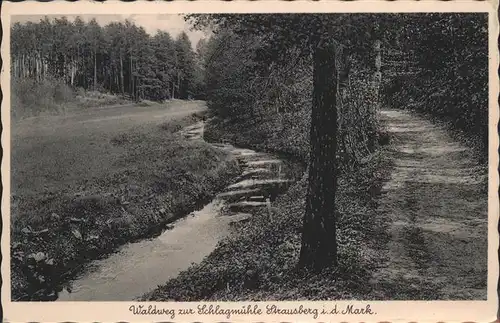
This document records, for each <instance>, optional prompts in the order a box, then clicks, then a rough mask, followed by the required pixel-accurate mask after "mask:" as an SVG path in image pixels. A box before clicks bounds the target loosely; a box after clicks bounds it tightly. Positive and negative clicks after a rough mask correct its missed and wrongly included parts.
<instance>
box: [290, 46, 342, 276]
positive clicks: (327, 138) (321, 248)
mask: <svg viewBox="0 0 500 323" xmlns="http://www.w3.org/2000/svg"><path fill="white" fill-rule="evenodd" d="M332 47H333V46H327V47H321V48H318V49H316V50H315V53H314V71H313V102H312V114H311V137H310V140H311V152H310V162H309V184H308V189H307V197H306V210H305V215H304V224H303V231H302V248H301V251H300V260H299V265H300V266H301V267H305V268H309V269H311V270H313V271H320V270H321V269H323V268H325V267H329V266H336V265H337V241H336V232H335V191H336V189H337V165H336V151H337V142H336V133H337V106H336V105H337V104H336V92H337V73H336V68H335V51H334V50H333V48H332Z"/></svg>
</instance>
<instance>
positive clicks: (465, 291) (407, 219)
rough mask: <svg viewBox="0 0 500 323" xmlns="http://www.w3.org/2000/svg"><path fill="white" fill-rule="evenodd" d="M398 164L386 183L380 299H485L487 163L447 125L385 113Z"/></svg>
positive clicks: (377, 278)
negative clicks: (385, 237)
mask: <svg viewBox="0 0 500 323" xmlns="http://www.w3.org/2000/svg"><path fill="white" fill-rule="evenodd" d="M380 117H381V120H382V122H384V123H385V125H386V127H387V130H388V132H389V133H390V136H391V148H390V149H389V154H390V158H391V159H392V160H393V166H394V167H393V170H392V172H391V176H390V179H389V180H388V181H387V182H386V183H385V184H384V186H383V188H382V196H381V198H380V204H379V205H380V207H379V210H380V214H385V216H387V218H388V227H387V233H388V242H387V244H386V246H385V249H384V250H383V253H384V255H385V256H386V257H383V258H385V259H381V267H380V268H378V270H377V271H376V273H375V274H374V276H373V280H372V282H371V283H372V286H373V290H374V292H373V295H372V296H373V297H374V298H377V299H442V300H446V299H486V280H487V238H488V234H487V233H488V231H487V229H488V228H487V226H488V225H487V224H488V201H487V168H486V167H484V166H480V165H479V164H478V163H477V162H475V159H474V158H473V155H472V151H471V150H470V149H469V148H466V147H464V146H463V145H461V144H459V143H458V142H456V141H455V140H453V139H452V138H451V137H450V136H449V135H448V134H447V132H446V131H445V130H444V129H441V128H440V127H439V126H436V125H434V124H432V123H431V122H430V121H428V120H426V119H424V118H422V117H420V116H417V115H415V114H413V113H410V112H406V111H397V110H383V111H381V113H380Z"/></svg>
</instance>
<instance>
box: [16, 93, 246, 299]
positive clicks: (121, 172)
mask: <svg viewBox="0 0 500 323" xmlns="http://www.w3.org/2000/svg"><path fill="white" fill-rule="evenodd" d="M203 111H204V105H203V103H202V102H197V101H192V102H175V103H172V104H166V105H161V104H154V105H151V106H141V105H139V106H123V107H119V106H118V107H111V108H102V109H92V110H87V111H85V112H75V113H70V114H66V115H64V116H51V117H43V118H41V117H39V118H31V119H29V120H23V121H21V122H17V123H14V124H13V125H12V148H11V153H12V161H11V168H12V169H11V183H12V184H11V193H12V194H11V196H12V198H11V205H12V208H11V272H12V276H11V281H12V299H14V300H51V299H54V298H55V295H56V292H57V291H58V290H61V288H62V284H63V283H64V282H66V281H67V280H68V279H70V278H72V277H74V275H75V274H77V273H78V271H79V270H80V269H81V268H82V266H83V265H84V264H85V263H87V262H88V261H90V260H93V259H96V258H99V257H102V256H103V255H105V254H106V253H109V252H112V251H113V250H115V249H116V247H118V246H120V245H122V244H124V243H126V242H129V241H134V240H136V239H140V238H143V237H148V236H152V235H155V234H158V233H160V232H161V230H162V229H164V227H165V224H166V223H168V222H171V221H173V220H174V219H176V218H178V217H180V216H183V215H185V214H187V213H189V212H190V211H192V210H194V209H197V208H199V207H200V206H201V205H202V204H203V203H204V202H206V201H208V200H209V199H210V198H211V197H212V195H214V194H215V193H216V192H217V191H218V190H219V189H220V188H221V187H223V186H224V185H225V183H226V182H227V181H229V179H230V178H232V176H233V175H234V174H235V173H237V172H238V167H237V165H236V163H235V162H234V161H232V160H231V159H229V157H228V156H227V155H226V154H224V153H222V152H221V151H219V150H216V149H214V148H212V147H211V146H210V145H208V144H206V143H203V142H195V141H186V140H183V139H182V138H180V136H179V134H178V133H176V132H177V131H178V130H179V129H181V128H182V127H183V126H186V125H188V124H191V123H193V122H195V121H196V120H199V119H200V118H202V115H203Z"/></svg>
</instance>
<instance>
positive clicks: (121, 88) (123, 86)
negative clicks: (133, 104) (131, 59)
mask: <svg viewBox="0 0 500 323" xmlns="http://www.w3.org/2000/svg"><path fill="white" fill-rule="evenodd" d="M120 90H121V92H122V95H125V84H124V82H123V57H122V55H121V54H120Z"/></svg>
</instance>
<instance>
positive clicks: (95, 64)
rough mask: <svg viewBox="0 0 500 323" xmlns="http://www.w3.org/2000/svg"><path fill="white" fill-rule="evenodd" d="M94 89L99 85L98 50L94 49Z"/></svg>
mask: <svg viewBox="0 0 500 323" xmlns="http://www.w3.org/2000/svg"><path fill="white" fill-rule="evenodd" d="M93 85H94V91H95V90H96V87H97V52H96V50H95V49H94V84H93Z"/></svg>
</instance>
